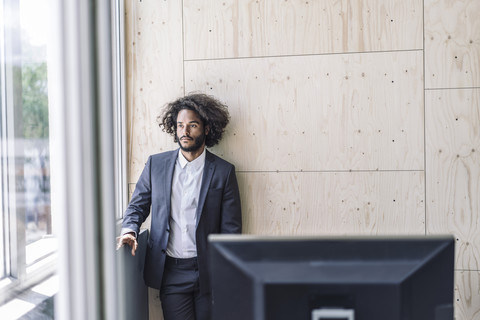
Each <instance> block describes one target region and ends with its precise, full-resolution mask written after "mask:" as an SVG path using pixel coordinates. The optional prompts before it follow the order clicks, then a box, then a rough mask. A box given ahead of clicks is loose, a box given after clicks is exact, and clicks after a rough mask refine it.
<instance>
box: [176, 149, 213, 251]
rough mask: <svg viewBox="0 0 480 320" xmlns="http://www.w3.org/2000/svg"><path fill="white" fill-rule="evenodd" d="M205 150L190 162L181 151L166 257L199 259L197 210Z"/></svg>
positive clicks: (177, 162)
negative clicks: (196, 233) (196, 232)
mask: <svg viewBox="0 0 480 320" xmlns="http://www.w3.org/2000/svg"><path fill="white" fill-rule="evenodd" d="M205 155H206V153H205V149H204V150H203V152H202V154H201V155H200V156H199V157H198V158H196V159H195V160H193V161H191V162H188V160H187V159H185V157H184V156H183V154H182V152H181V150H179V151H178V157H177V161H176V162H175V170H174V172H173V181H172V198H171V206H172V211H171V214H170V236H169V239H168V246H167V255H169V256H171V257H175V258H192V257H196V256H197V246H196V240H195V229H196V225H197V207H198V201H199V196H200V187H201V186H202V178H203V168H204V167H205Z"/></svg>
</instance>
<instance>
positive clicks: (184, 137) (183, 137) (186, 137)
mask: <svg viewBox="0 0 480 320" xmlns="http://www.w3.org/2000/svg"><path fill="white" fill-rule="evenodd" d="M182 139H189V140H193V138H192V137H188V136H181V137H180V138H178V140H182Z"/></svg>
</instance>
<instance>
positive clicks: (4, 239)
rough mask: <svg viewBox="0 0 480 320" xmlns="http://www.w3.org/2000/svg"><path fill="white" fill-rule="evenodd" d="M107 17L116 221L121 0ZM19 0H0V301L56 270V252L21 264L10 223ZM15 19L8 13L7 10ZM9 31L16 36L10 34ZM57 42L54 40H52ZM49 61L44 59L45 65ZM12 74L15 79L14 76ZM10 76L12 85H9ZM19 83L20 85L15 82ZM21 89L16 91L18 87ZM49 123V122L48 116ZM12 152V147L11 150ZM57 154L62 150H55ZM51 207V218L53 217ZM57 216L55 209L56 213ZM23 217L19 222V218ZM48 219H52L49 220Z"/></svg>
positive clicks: (122, 156)
mask: <svg viewBox="0 0 480 320" xmlns="http://www.w3.org/2000/svg"><path fill="white" fill-rule="evenodd" d="M111 4H112V5H111V9H112V10H111V11H112V12H111V17H112V35H111V41H112V48H113V52H112V71H113V72H112V73H113V74H112V77H113V91H114V93H113V97H114V101H113V108H114V110H113V114H114V117H115V119H114V128H113V130H114V132H113V136H114V159H115V173H114V176H115V206H116V208H115V218H116V219H121V218H122V213H123V211H124V209H125V207H126V203H127V201H128V198H127V197H128V191H127V190H128V189H127V187H128V185H127V182H126V132H125V129H126V119H125V115H126V111H125V110H126V106H125V95H126V94H125V67H124V66H125V54H124V3H123V1H122V0H111ZM19 6H20V4H19V1H17V0H0V17H2V19H1V20H3V21H4V22H2V23H1V24H0V152H1V154H2V156H1V157H0V210H1V212H0V305H2V304H3V303H5V302H7V301H9V300H11V299H12V298H14V297H15V296H17V295H18V294H19V293H20V292H22V291H23V290H26V289H28V288H30V287H32V286H34V285H35V284H37V283H39V282H41V281H43V280H45V279H47V278H48V277H50V276H52V275H53V274H55V273H57V272H58V269H57V264H58V257H57V251H55V252H54V253H53V254H48V255H46V256H43V257H42V258H41V259H39V260H38V261H35V262H34V263H32V265H29V266H27V264H26V249H27V247H26V235H25V227H24V226H23V227H22V226H21V225H20V224H17V223H16V221H17V220H18V219H20V220H19V221H23V220H24V217H23V218H22V217H20V218H18V214H21V213H19V212H18V211H17V210H16V207H17V203H18V194H17V192H15V190H16V176H15V161H16V160H15V150H16V149H17V148H18V144H19V143H18V142H17V141H15V136H16V135H15V132H14V131H15V126H14V125H11V121H10V122H9V120H11V119H12V117H13V118H14V119H15V118H16V116H18V115H15V112H17V113H18V110H17V111H16V110H15V107H14V106H15V101H14V100H15V99H21V92H20V96H19V97H18V94H15V93H14V91H15V90H19V89H18V87H19V88H21V86H22V83H21V74H20V76H18V75H15V72H21V67H20V68H18V69H19V70H15V66H13V64H12V63H11V61H12V59H13V53H12V50H14V49H12V47H14V46H15V45H19V43H16V44H15V43H14V42H15V41H16V42H20V37H19V36H18V35H19V33H20V26H19V22H18V21H20V19H19V15H20V14H19ZM11 11H13V12H15V13H16V14H17V15H18V19H14V18H13V17H12V14H11V13H12V12H11ZM8 17H9V19H10V20H16V21H17V22H16V24H17V25H16V26H15V24H14V25H13V27H12V25H11V24H8V22H7V21H6V20H5V18H8ZM15 34H16V35H17V36H15ZM55 41H60V39H55ZM12 43H14V44H13V45H12ZM51 61H52V59H48V63H50V62H51ZM7 62H8V63H7ZM15 76H17V78H18V79H19V80H18V79H15ZM15 80H16V81H17V83H15ZM18 82H20V83H18ZM20 91H21V90H20ZM49 122H50V120H49ZM56 148H61V146H60V147H59V146H55V145H52V144H51V145H50V154H51V153H52V152H59V151H58V150H56ZM17 152H18V151H17ZM60 152H63V151H61V150H60ZM53 210H54V209H53V207H52V213H51V214H52V217H53V216H54V212H53ZM56 214H59V213H56ZM22 219H23V220H22ZM52 219H53V218H52Z"/></svg>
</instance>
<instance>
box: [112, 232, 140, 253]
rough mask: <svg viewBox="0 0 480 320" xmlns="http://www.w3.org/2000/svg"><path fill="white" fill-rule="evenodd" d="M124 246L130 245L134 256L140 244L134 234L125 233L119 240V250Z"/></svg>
mask: <svg viewBox="0 0 480 320" xmlns="http://www.w3.org/2000/svg"><path fill="white" fill-rule="evenodd" d="M124 244H128V245H129V246H130V247H131V248H132V256H134V255H135V251H136V250H137V247H138V243H137V239H136V238H135V234H134V233H133V232H129V233H125V234H124V235H123V236H120V237H118V238H117V250H118V249H120V248H121V247H123V245H124Z"/></svg>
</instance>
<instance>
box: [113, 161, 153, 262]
mask: <svg viewBox="0 0 480 320" xmlns="http://www.w3.org/2000/svg"><path fill="white" fill-rule="evenodd" d="M151 159H152V157H151V156H150V157H149V158H148V161H147V163H146V164H145V168H144V169H143V171H142V174H141V175H140V178H139V179H138V182H137V184H136V186H135V191H134V192H133V194H132V198H131V200H130V203H129V204H128V207H127V210H125V214H124V216H123V222H122V231H121V235H120V237H118V238H117V249H119V248H120V247H122V246H123V245H124V244H128V245H129V246H130V247H132V255H135V250H136V249H137V246H138V244H137V241H136V237H137V234H138V233H139V231H140V226H141V225H142V223H143V222H144V221H145V219H146V218H147V217H148V215H149V214H150V206H151V202H152V188H151V176H150V173H151V163H152V160H151Z"/></svg>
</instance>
